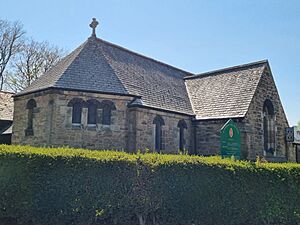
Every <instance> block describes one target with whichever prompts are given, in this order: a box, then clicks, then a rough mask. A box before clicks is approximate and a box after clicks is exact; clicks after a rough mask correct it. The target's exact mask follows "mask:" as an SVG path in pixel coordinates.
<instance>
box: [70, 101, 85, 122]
mask: <svg viewBox="0 0 300 225" xmlns="http://www.w3.org/2000/svg"><path fill="white" fill-rule="evenodd" d="M68 106H69V107H72V124H75V125H79V124H81V113H82V107H84V106H85V102H84V101H83V100H82V99H80V98H73V99H72V100H71V101H69V103H68Z"/></svg>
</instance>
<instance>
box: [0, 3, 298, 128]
mask: <svg viewBox="0 0 300 225" xmlns="http://www.w3.org/2000/svg"><path fill="white" fill-rule="evenodd" d="M0 6H1V8H2V10H1V15H0V18H1V19H7V20H11V21H14V20H19V21H21V22H22V23H23V25H24V27H25V29H26V31H27V35H29V36H32V37H33V38H34V39H36V40H39V41H48V42H50V43H52V44H54V45H57V46H59V47H62V48H65V49H66V50H68V51H71V50H73V49H74V48H75V47H77V46H78V45H79V44H80V43H82V42H84V41H85V40H86V38H87V37H89V35H90V32H91V31H90V28H89V26H88V25H89V23H90V21H91V18H92V17H96V18H97V19H98V20H99V22H100V26H99V27H98V29H97V35H98V37H100V38H103V39H105V40H107V41H110V42H113V43H115V44H118V45H121V46H123V47H126V48H129V49H131V50H134V51H137V52H139V53H142V54H144V55H147V56H150V57H153V58H155V59H157V60H161V61H163V62H166V63H168V64H171V65H174V66H176V67H179V68H181V69H184V70H187V71H190V72H194V73H200V72H205V71H209V70H214V69H219V68H223V67H228V66H234V65H238V64H242V63H248V62H253V61H257V60H261V59H268V60H269V62H270V64H271V69H272V72H273V76H274V78H275V82H276V84H277V88H278V91H279V93H280V96H281V101H282V103H283V106H284V109H285V112H286V115H287V117H288V119H289V122H290V125H295V124H296V123H297V121H299V120H300V57H299V55H300V1H298V0H286V1H281V0H280V1H279V0H269V1H267V0H257V1H256V0H251V1H249V0H244V1H243V0H227V1H226V0H219V1H217V0H215V1H213V0H206V1H200V0H198V1H196V0H195V1H193V0H190V1H188V0H182V1H177V0H152V1H150V0H149V1H142V0H135V1H133V0H132V1H130V0H128V1H125V0H123V1H121V0H118V1H117V0H108V1H102V0H76V1H75V0H73V1H72V0H51V1H41V0H26V1H21V0H20V1H13V0H12V1H8V0H0Z"/></svg>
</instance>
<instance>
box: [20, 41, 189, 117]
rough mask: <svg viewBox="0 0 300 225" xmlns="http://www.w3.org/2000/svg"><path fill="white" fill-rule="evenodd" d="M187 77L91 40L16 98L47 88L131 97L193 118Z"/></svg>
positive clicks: (146, 58)
mask: <svg viewBox="0 0 300 225" xmlns="http://www.w3.org/2000/svg"><path fill="white" fill-rule="evenodd" d="M187 75H191V73H188V72H185V71H183V70H180V69H177V68H175V67H172V66H169V65H167V64H164V63H161V62H159V61H156V60H154V59H151V58H148V57H145V56H143V55H140V54H138V53H135V52H132V51H129V50H127V49H125V48H122V47H120V46H117V45H114V44H112V43H109V42H106V41H104V40H101V39H99V38H96V37H90V38H89V39H88V40H87V41H86V42H84V43H83V44H82V45H81V46H79V47H78V48H77V49H76V50H74V51H73V52H72V53H71V54H69V55H68V56H66V57H65V58H64V59H63V60H61V61H60V62H59V63H58V64H57V65H56V66H54V67H53V68H52V69H50V70H49V71H48V72H46V73H45V74H44V75H43V76H41V77H40V78H39V79H37V80H36V81H35V82H33V83H32V85H30V86H29V87H28V88H27V89H25V90H24V91H22V92H20V93H18V94H17V96H18V95H23V94H27V93H31V92H36V91H39V90H43V89H47V88H61V89H66V90H67V89H73V90H82V91H91V92H101V93H112V94H121V95H132V96H136V97H140V98H141V100H140V101H138V102H139V104H142V105H143V106H149V107H153V108H158V109H165V110H170V111H174V112H180V113H185V114H189V115H193V114H194V113H193V110H192V106H191V103H190V100H189V97H188V93H187V89H186V86H185V82H184V79H183V78H184V77H185V76H187ZM136 102H137V101H136ZM136 102H135V103H136Z"/></svg>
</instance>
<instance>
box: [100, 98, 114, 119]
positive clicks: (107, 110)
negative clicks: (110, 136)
mask: <svg viewBox="0 0 300 225" xmlns="http://www.w3.org/2000/svg"><path fill="white" fill-rule="evenodd" d="M100 108H101V109H102V124H103V125H110V124H111V111H112V110H116V106H115V104H114V103H113V102H112V101H109V100H104V101H102V102H101V103H100Z"/></svg>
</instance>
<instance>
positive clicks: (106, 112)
mask: <svg viewBox="0 0 300 225" xmlns="http://www.w3.org/2000/svg"><path fill="white" fill-rule="evenodd" d="M102 110H103V111H102V124H103V125H110V124H111V108H110V107H109V106H106V107H104V108H103V109H102Z"/></svg>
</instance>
